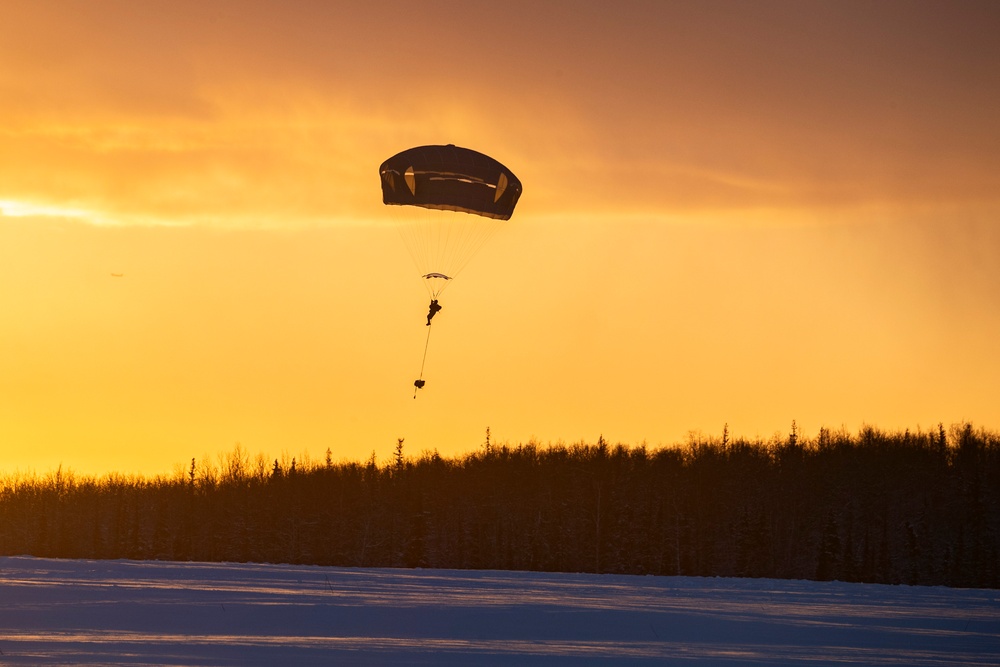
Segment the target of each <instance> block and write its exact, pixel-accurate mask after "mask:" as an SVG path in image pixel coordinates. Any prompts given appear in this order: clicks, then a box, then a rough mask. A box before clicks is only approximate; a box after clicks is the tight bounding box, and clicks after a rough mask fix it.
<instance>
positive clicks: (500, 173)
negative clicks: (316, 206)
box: [379, 144, 521, 398]
mask: <svg viewBox="0 0 1000 667" xmlns="http://www.w3.org/2000/svg"><path fill="white" fill-rule="evenodd" d="M379 175H380V177H381V179H382V203H383V204H385V205H387V206H391V207H393V209H394V211H398V213H396V214H395V215H394V216H393V217H394V219H395V220H396V222H397V227H398V229H399V234H400V236H401V237H402V239H403V243H404V244H405V245H406V249H407V250H408V251H409V253H410V257H411V258H412V259H413V263H414V264H415V265H416V267H417V271H418V274H419V275H420V278H421V280H422V281H423V283H424V286H425V287H426V288H427V293H428V294H429V295H430V298H431V305H430V309H429V311H428V314H427V341H426V343H425V344H424V357H423V361H422V362H421V364H420V377H419V378H418V379H417V380H416V381H415V382H414V383H413V386H414V392H413V397H414V398H416V391H417V389H421V388H422V387H423V386H424V384H425V381H424V379H423V377H424V366H425V365H426V363H427V349H428V347H429V345H430V336H431V320H432V319H433V317H434V315H435V314H436V313H437V312H438V311H440V310H441V309H442V307H441V306H440V304H438V301H437V299H438V297H439V296H440V295H441V293H442V292H443V291H444V290H445V288H447V287H448V285H449V284H451V282H452V280H454V279H455V277H456V276H457V275H458V274H459V273H461V271H462V269H464V268H465V266H466V264H468V263H469V261H470V260H471V259H472V258H473V256H474V255H475V254H476V253H477V252H479V250H480V249H481V248H482V247H483V245H484V244H485V243H486V241H488V240H489V238H490V237H491V236H493V234H494V233H495V232H496V230H497V229H498V228H499V227H500V225H501V224H502V223H503V222H504V221H505V220H509V219H510V216H511V215H513V213H514V207H515V206H517V200H518V199H519V198H520V196H521V181H520V180H518V178H517V176H515V175H514V174H513V172H511V170H510V169H508V168H507V167H505V166H503V165H502V164H500V163H499V162H497V161H496V160H494V159H493V158H491V157H490V156H488V155H484V154H482V153H479V152H476V151H474V150H470V149H468V148H460V147H458V146H455V145H453V144H448V145H446V146H417V147H415V148H409V149H407V150H405V151H402V152H401V153H397V154H396V155H393V156H392V157H391V158H389V159H388V160H386V161H385V162H383V163H382V165H381V166H380V167H379ZM396 207H398V208H396Z"/></svg>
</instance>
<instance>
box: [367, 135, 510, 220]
mask: <svg viewBox="0 0 1000 667" xmlns="http://www.w3.org/2000/svg"><path fill="white" fill-rule="evenodd" d="M379 173H380V174H381V175H382V202H383V203H385V204H395V205H399V206H420V207H423V208H432V209H441V210H445V211H460V212H462V213H472V214H475V215H481V216H484V217H487V218H495V219H498V220H509V219H510V216H511V214H513V213H514V207H515V206H516V205H517V199H518V197H520V196H521V181H519V180H518V179H517V176H515V175H514V174H513V173H511V171H510V170H509V169H507V167H505V166H503V165H502V164H500V163H499V162H497V161H496V160H494V159H493V158H491V157H490V156H488V155H483V154H482V153H477V152H476V151H473V150H469V149H468V148H459V147H458V146H455V145H452V144H448V145H447V146H418V147H416V148H410V149H408V150H405V151H403V152H402V153H397V154H396V155H393V156H392V157H391V158H389V159H388V160H386V161H385V162H383V163H382V166H381V167H379Z"/></svg>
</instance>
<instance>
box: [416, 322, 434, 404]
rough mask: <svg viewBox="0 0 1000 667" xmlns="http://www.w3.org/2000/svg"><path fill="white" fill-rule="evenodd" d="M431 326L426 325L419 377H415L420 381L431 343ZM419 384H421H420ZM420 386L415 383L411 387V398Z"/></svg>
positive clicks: (422, 377)
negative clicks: (425, 339) (425, 338)
mask: <svg viewBox="0 0 1000 667" xmlns="http://www.w3.org/2000/svg"><path fill="white" fill-rule="evenodd" d="M432 326H433V325H432V324H428V325H427V342H425V343H424V358H423V359H421V360H420V377H419V378H417V381H418V382H420V381H422V380H423V379H424V366H425V365H427V348H428V347H430V345H431V328H432ZM420 386H422V385H420ZM420 386H416V385H415V387H414V389H413V398H416V397H417V390H418V389H420Z"/></svg>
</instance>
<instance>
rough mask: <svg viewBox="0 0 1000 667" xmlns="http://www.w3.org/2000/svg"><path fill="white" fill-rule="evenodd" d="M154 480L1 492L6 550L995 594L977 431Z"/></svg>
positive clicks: (28, 484) (402, 461) (988, 444)
mask: <svg viewBox="0 0 1000 667" xmlns="http://www.w3.org/2000/svg"><path fill="white" fill-rule="evenodd" d="M403 444H404V443H403V441H400V442H399V443H398V445H397V447H396V452H395V455H394V457H392V459H390V460H389V461H388V462H386V463H382V464H380V463H379V462H378V461H376V459H375V456H374V454H373V455H372V458H371V460H369V461H367V462H339V463H338V462H334V461H333V460H332V459H331V457H330V453H329V452H328V453H327V457H326V460H325V461H321V462H305V463H303V462H301V461H300V462H299V463H298V464H296V461H295V460H294V459H293V460H292V461H291V462H290V464H288V465H283V464H282V463H281V462H279V461H274V462H273V463H272V462H271V461H269V460H265V459H264V458H263V457H262V456H257V457H256V459H251V457H250V456H249V455H248V454H247V453H246V452H245V451H244V450H243V449H242V448H241V447H239V446H237V447H236V448H235V449H234V450H233V451H232V452H231V453H229V454H227V455H225V456H224V457H222V458H221V459H220V461H219V462H218V464H216V465H209V464H206V463H199V462H197V461H195V460H194V459H192V461H191V465H190V467H189V468H188V469H185V470H183V471H181V470H180V469H178V472H177V474H175V475H174V476H172V477H169V478H165V477H157V478H153V479H148V478H142V477H128V476H121V475H115V474H111V475H106V476H104V477H102V478H100V479H96V478H77V477H76V476H75V475H73V474H70V473H66V472H64V471H61V470H60V471H56V472H54V473H51V474H49V475H46V476H44V477H35V476H27V477H25V476H22V477H16V476H13V477H8V478H6V479H4V480H2V482H0V553H2V554H4V555H15V554H31V555H35V556H48V557H60V558H134V559H169V560H203V561H257V562H272V563H311V564H321V565H342V566H379V567H433V568H472V569H480V568H486V569H503V570H550V571H567V572H615V573H632V574H661V575H678V574H680V575H702V576H742V577H774V578H796V579H820V580H825V579H839V580H842V581H863V582H883V583H909V584H944V585H950V586H968V587H992V588H997V587H998V585H1000V567H998V546H1000V436H998V435H997V434H996V433H993V432H990V431H986V430H983V429H978V428H973V426H972V425H971V424H960V425H956V426H953V427H952V428H951V429H949V430H947V431H946V430H945V429H944V427H943V426H942V427H939V428H938V429H937V430H935V431H932V432H916V433H911V432H909V431H906V432H902V433H898V432H897V433H886V432H883V431H880V430H878V429H875V428H864V429H862V430H861V431H860V432H859V433H857V434H850V433H847V432H844V431H841V432H831V431H829V430H826V429H823V430H821V431H820V433H819V435H818V436H817V437H816V438H814V439H808V440H807V439H804V438H799V437H798V436H797V434H796V432H795V428H794V424H793V428H792V433H791V435H789V436H787V437H784V436H783V437H781V438H777V437H775V438H772V439H770V440H767V441H763V440H754V441H749V440H745V439H732V440H731V439H730V438H729V435H728V433H725V432H724V433H723V435H722V437H721V438H712V437H692V438H691V441H690V442H689V443H688V444H687V445H686V446H683V447H670V448H663V449H650V448H647V447H645V446H640V447H626V446H622V445H615V446H612V445H609V444H608V443H607V442H605V441H604V439H603V438H600V439H598V441H597V442H596V443H593V444H585V443H581V444H575V445H569V446H565V445H548V446H540V445H538V444H534V443H529V444H521V445H517V446H510V445H498V444H496V443H492V442H490V439H489V432H488V431H487V438H486V442H485V443H484V444H483V445H482V446H480V447H479V448H478V449H477V451H476V452H474V453H471V454H468V455H466V456H464V457H457V458H444V457H441V456H439V455H438V454H437V453H434V452H427V453H424V454H421V455H420V456H418V457H409V456H406V455H405V453H404V451H403Z"/></svg>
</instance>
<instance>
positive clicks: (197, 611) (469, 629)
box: [0, 557, 1000, 665]
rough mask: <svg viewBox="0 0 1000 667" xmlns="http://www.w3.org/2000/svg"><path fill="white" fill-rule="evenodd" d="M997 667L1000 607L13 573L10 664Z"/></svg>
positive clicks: (442, 573) (212, 573) (648, 591)
mask: <svg viewBox="0 0 1000 667" xmlns="http://www.w3.org/2000/svg"><path fill="white" fill-rule="evenodd" d="M55 663H70V664H102V665H106V664H139V665H154V664H155V665H252V664H260V665H272V664H273V665H277V664H283V665H291V664H348V665H350V664H363V665H381V664H446V665H447V664H455V665H459V664H461V665H483V664H488V665H496V664H518V665H523V664H564V665H587V664H615V665H619V664H630V663H631V664H636V663H647V664H654V663H655V664H694V663H697V664H703V665H748V664H749V665H762V664H767V665H792V664H808V665H834V664H836V665H843V664H849V663H854V664H864V665H890V664H891V665H1000V591H992V590H960V589H948V588H918V587H908V586H879V585H865V584H844V583H837V582H832V583H816V582H803V581H776V580H766V579H701V578H688V577H631V576H610V575H578V574H543V573H528V572H492V571H491V572H475V571H446V570H379V569H346V568H332V567H305V566H290V565H243V564H216V563H170V562H138V561H72V560H67V561H62V560H46V559H39V558H21V557H19V558H0V664H14V665H27V664H30V665H39V664H55Z"/></svg>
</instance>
